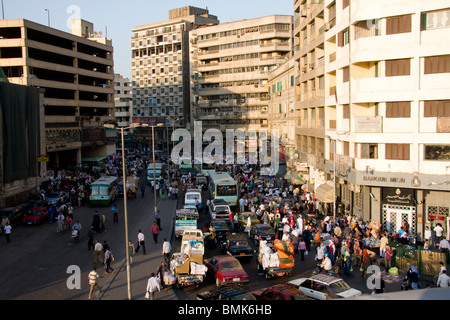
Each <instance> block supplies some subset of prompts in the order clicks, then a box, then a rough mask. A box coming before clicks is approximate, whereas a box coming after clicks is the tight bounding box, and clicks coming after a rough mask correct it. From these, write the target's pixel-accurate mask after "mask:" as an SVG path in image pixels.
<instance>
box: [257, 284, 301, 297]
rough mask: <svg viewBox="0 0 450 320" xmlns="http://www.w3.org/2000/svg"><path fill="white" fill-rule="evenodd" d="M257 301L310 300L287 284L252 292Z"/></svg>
mask: <svg viewBox="0 0 450 320" xmlns="http://www.w3.org/2000/svg"><path fill="white" fill-rule="evenodd" d="M251 294H252V295H254V296H255V298H256V300H309V299H308V297H307V296H306V295H305V294H304V293H303V292H302V291H300V290H299V289H297V288H294V287H293V286H290V285H288V284H285V283H280V284H276V285H274V286H271V287H268V288H263V289H259V290H255V291H252V292H251Z"/></svg>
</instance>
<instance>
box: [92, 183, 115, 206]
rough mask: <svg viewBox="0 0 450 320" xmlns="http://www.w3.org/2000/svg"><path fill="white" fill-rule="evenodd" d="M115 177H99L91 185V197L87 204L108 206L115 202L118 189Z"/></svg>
mask: <svg viewBox="0 0 450 320" xmlns="http://www.w3.org/2000/svg"><path fill="white" fill-rule="evenodd" d="M117 180H118V179H117V177H108V176H105V177H101V178H99V179H97V180H95V181H94V182H93V183H92V184H91V195H90V196H89V202H90V204H91V205H103V206H109V205H110V204H111V203H112V202H113V201H114V200H116V198H117V196H118V194H119V189H118V181H117Z"/></svg>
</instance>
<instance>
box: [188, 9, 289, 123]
mask: <svg viewBox="0 0 450 320" xmlns="http://www.w3.org/2000/svg"><path fill="white" fill-rule="evenodd" d="M291 39H292V16H282V15H273V16H267V17H261V18H256V19H249V20H241V21H235V22H229V23H222V24H219V25H215V26H207V27H203V28H199V29H196V30H193V31H192V32H191V50H190V52H191V60H192V71H191V75H192V77H191V79H192V80H191V83H192V98H191V104H192V109H191V111H192V113H191V114H192V119H194V120H196V121H201V123H202V129H203V130H207V129H208V128H217V129H220V130H221V131H225V129H235V130H236V129H241V130H243V131H247V130H249V129H255V130H258V129H261V128H264V129H268V117H269V95H268V79H269V76H268V74H269V72H270V71H272V70H275V69H276V68H277V67H278V66H279V65H281V64H282V63H284V62H286V60H287V59H288V58H289V57H291V54H292V41H291ZM191 129H192V128H191Z"/></svg>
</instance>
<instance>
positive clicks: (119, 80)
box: [114, 74, 133, 127]
mask: <svg viewBox="0 0 450 320" xmlns="http://www.w3.org/2000/svg"><path fill="white" fill-rule="evenodd" d="M114 107H115V110H114V116H115V120H116V122H117V126H118V127H128V126H129V125H130V124H131V121H132V116H133V82H132V81H130V80H129V79H128V78H124V77H123V76H122V75H120V74H115V75H114Z"/></svg>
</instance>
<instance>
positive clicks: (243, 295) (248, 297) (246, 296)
mask: <svg viewBox="0 0 450 320" xmlns="http://www.w3.org/2000/svg"><path fill="white" fill-rule="evenodd" d="M233 300H256V298H255V296H254V295H252V294H251V293H248V292H246V293H241V294H238V295H236V296H234V297H233Z"/></svg>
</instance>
